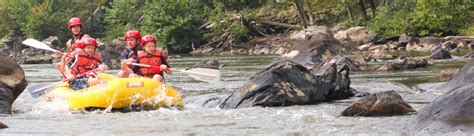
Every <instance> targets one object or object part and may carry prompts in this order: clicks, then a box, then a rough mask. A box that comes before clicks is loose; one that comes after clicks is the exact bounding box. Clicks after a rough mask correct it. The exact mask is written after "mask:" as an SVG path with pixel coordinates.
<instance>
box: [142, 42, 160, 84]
mask: <svg viewBox="0 0 474 136" xmlns="http://www.w3.org/2000/svg"><path fill="white" fill-rule="evenodd" d="M162 57H163V54H162V53H161V50H158V49H156V50H155V52H154V53H153V54H148V53H147V52H145V51H139V52H138V62H140V64H146V65H150V66H151V67H140V69H139V71H138V75H140V76H143V77H147V78H153V76H154V75H155V74H160V75H161V74H162V72H161V70H160V65H161V64H163V62H161V58H162Z"/></svg>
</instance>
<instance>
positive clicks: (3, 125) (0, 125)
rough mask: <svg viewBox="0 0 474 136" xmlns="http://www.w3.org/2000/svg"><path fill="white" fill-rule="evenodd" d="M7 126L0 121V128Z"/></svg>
mask: <svg viewBox="0 0 474 136" xmlns="http://www.w3.org/2000/svg"><path fill="white" fill-rule="evenodd" d="M4 128H8V126H7V125H5V124H3V122H0V129H4Z"/></svg>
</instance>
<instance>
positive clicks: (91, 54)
mask: <svg viewBox="0 0 474 136" xmlns="http://www.w3.org/2000/svg"><path fill="white" fill-rule="evenodd" d="M82 41H83V44H75V45H76V46H77V47H78V48H80V49H82V50H77V53H76V54H75V55H74V58H73V62H72V65H71V71H70V73H68V74H69V75H73V76H76V75H79V74H83V73H87V72H90V71H91V70H95V69H97V70H98V72H104V71H106V70H107V65H103V64H101V55H100V54H98V53H96V52H95V50H96V49H97V41H96V40H95V39H94V38H85V39H83V40H82ZM78 43H81V42H78ZM65 58H66V56H63V59H62V60H61V67H62V68H65V67H66V65H67V62H66V59H65ZM66 72H69V71H66ZM97 82H98V79H97V78H96V76H95V74H90V75H86V76H83V77H78V78H76V79H74V80H72V81H71V82H70V87H71V88H72V89H83V88H86V87H88V86H89V85H92V84H94V83H97Z"/></svg>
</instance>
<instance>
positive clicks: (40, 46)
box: [21, 38, 68, 78]
mask: <svg viewBox="0 0 474 136" xmlns="http://www.w3.org/2000/svg"><path fill="white" fill-rule="evenodd" d="M21 43H23V44H24V45H28V46H30V47H33V48H37V49H43V50H48V51H52V52H55V53H59V54H61V55H68V54H67V53H65V52H62V51H58V50H56V49H53V48H51V47H49V46H48V45H46V44H45V43H42V42H40V41H38V40H36V39H31V38H30V39H26V40H24V41H23V42H21ZM61 75H62V76H63V77H64V78H66V75H65V74H64V73H63V72H61Z"/></svg>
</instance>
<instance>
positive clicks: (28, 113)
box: [0, 56, 465, 135]
mask: <svg viewBox="0 0 474 136" xmlns="http://www.w3.org/2000/svg"><path fill="white" fill-rule="evenodd" d="M275 57H276V56H219V57H215V58H217V59H218V60H219V62H220V63H221V64H224V66H223V67H222V68H221V75H222V77H221V81H220V82H218V83H205V82H199V81H195V80H193V79H192V78H190V77H188V76H186V75H185V74H182V73H179V72H174V73H173V75H172V76H167V82H168V83H169V84H172V85H174V86H177V87H179V88H182V89H184V90H186V91H187V92H188V93H187V94H186V95H187V97H186V98H185V108H184V110H176V109H164V108H161V109H158V110H153V111H140V112H125V113H122V112H109V111H69V110H68V109H67V104H65V103H64V102H44V101H43V100H42V99H39V98H38V99H36V98H32V97H31V96H30V95H29V93H28V92H27V91H25V92H23V93H22V94H21V95H20V96H19V98H18V99H17V100H16V102H15V103H14V105H13V111H14V114H13V115H4V116H1V117H0V121H1V122H3V123H5V124H7V125H8V126H9V127H10V128H8V129H3V130H0V135H36V134H40V135H64V134H66V135H135V134H138V135H156V134H167V135H168V134H169V135H183V134H184V135H196V134H198V135H208V134H214V135H222V134H237V135H241V134H258V135H262V134H263V135H302V134H303V135H305V134H311V135H314V134H320V135H333V134H343V135H347V134H351V135H352V134H362V135H365V134H376V135H380V134H384V135H386V134H390V135H407V134H413V132H409V131H408V130H407V128H406V126H407V124H408V123H410V121H411V120H412V119H413V118H414V117H415V115H405V116H394V117H342V116H340V113H341V112H342V111H343V110H344V109H345V108H346V107H348V105H349V104H350V103H351V102H353V101H355V100H357V99H358V98H351V99H348V100H340V101H334V102H330V103H322V104H318V105H304V106H290V107H271V108H263V107H252V108H242V109H219V108H216V107H202V106H201V104H202V101H204V100H207V99H208V98H210V97H214V96H217V97H222V96H225V95H226V94H230V93H231V92H232V91H234V90H236V89H237V88H239V87H240V86H242V85H243V84H244V83H245V82H246V80H248V78H249V77H250V76H251V75H253V74H255V73H256V72H258V71H260V70H262V69H263V68H264V67H266V66H267V65H268V64H270V63H271V62H272V61H273V60H274V58H275ZM207 58H214V57H209V56H202V57H181V58H173V59H172V62H171V63H172V66H173V67H174V68H178V69H179V68H187V67H190V66H192V65H194V64H195V63H197V62H199V61H201V60H204V59H207ZM385 62H386V61H379V62H372V63H369V65H370V66H372V67H376V66H379V65H381V64H383V63H385ZM464 63H465V62H463V61H457V59H452V60H447V61H435V62H434V65H432V66H429V67H426V68H419V69H414V70H406V71H399V72H352V73H351V75H350V77H351V81H352V84H351V86H352V87H353V88H355V89H356V90H359V91H365V92H370V93H375V92H380V91H388V90H395V91H397V92H398V93H399V94H400V95H402V97H403V99H404V100H405V101H407V102H408V103H409V104H410V105H411V106H412V107H413V108H415V110H420V109H421V108H422V107H423V106H424V105H426V104H427V103H429V102H431V101H432V100H433V99H434V98H436V97H437V96H439V95H441V94H442V92H440V91H438V90H436V89H432V88H434V86H436V85H439V84H440V83H438V82H440V81H441V79H440V78H439V73H440V70H442V69H446V68H459V67H462V65H463V64H464ZM22 67H23V69H24V70H25V73H26V76H27V80H28V81H29V84H30V85H33V84H36V83H40V82H55V81H59V79H60V76H59V74H58V72H57V71H56V70H55V69H54V68H53V66H52V65H49V64H48V65H22ZM116 72H117V70H111V71H109V73H116ZM432 133H436V132H416V134H432ZM450 134H462V132H451V133H450Z"/></svg>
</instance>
